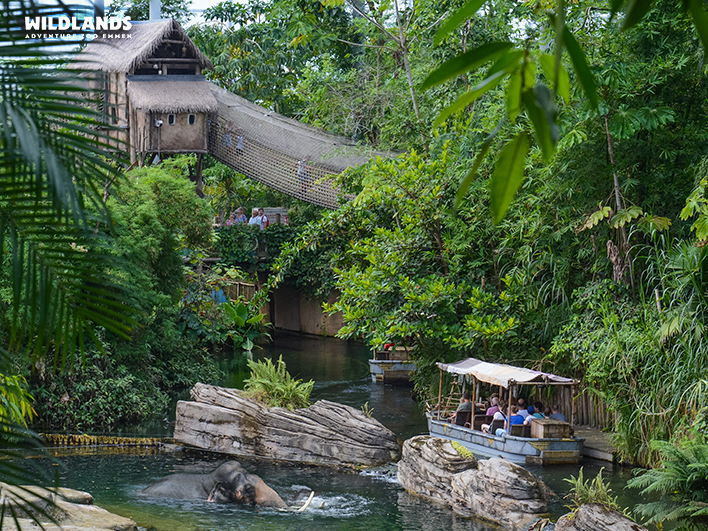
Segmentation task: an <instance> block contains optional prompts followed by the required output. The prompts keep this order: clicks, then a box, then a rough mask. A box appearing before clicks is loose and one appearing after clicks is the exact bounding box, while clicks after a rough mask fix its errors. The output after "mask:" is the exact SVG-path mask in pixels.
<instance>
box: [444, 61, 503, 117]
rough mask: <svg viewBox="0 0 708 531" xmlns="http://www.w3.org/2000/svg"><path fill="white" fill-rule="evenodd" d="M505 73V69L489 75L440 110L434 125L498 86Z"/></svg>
mask: <svg viewBox="0 0 708 531" xmlns="http://www.w3.org/2000/svg"><path fill="white" fill-rule="evenodd" d="M505 75H506V72H505V71H501V72H497V73H496V74H494V75H492V76H491V77H488V78H487V79H485V80H483V81H482V82H481V83H480V84H479V85H477V86H476V87H475V88H473V89H472V90H470V91H469V92H465V93H464V94H463V95H462V96H460V97H459V98H457V100H455V102H453V103H452V104H450V105H448V106H447V107H445V108H444V109H443V110H442V111H441V112H440V114H439V115H438V117H437V118H436V119H435V122H433V127H438V126H439V125H440V124H441V123H443V122H444V121H445V120H447V118H449V117H450V116H452V115H453V114H455V113H456V112H458V111H460V110H462V109H464V108H465V107H467V106H468V105H469V104H470V103H472V102H473V101H475V100H476V99H477V98H479V97H480V96H482V95H483V94H485V93H486V92H488V91H489V90H491V89H493V88H494V87H496V86H497V85H498V84H499V83H501V82H502V80H503V79H504V76H505Z"/></svg>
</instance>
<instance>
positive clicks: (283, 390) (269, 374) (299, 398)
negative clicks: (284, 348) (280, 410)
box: [244, 356, 315, 411]
mask: <svg viewBox="0 0 708 531" xmlns="http://www.w3.org/2000/svg"><path fill="white" fill-rule="evenodd" d="M248 368H249V369H251V376H250V377H249V378H247V379H246V380H244V384H245V385H244V391H245V392H246V394H247V396H249V397H252V398H255V399H257V400H260V401H261V402H263V403H265V404H266V405H268V407H284V408H288V409H289V410H291V411H292V410H294V409H299V408H306V407H308V406H309V405H310V393H311V392H312V387H313V386H314V385H315V382H314V381H313V380H310V381H309V382H306V383H303V382H302V380H297V379H295V378H293V377H292V376H290V374H289V373H288V372H287V370H286V367H285V362H284V361H283V356H280V357H279V358H278V361H276V362H275V363H273V362H272V361H271V360H269V359H265V360H263V361H253V360H251V361H249V362H248Z"/></svg>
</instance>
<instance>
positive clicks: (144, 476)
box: [61, 334, 635, 531]
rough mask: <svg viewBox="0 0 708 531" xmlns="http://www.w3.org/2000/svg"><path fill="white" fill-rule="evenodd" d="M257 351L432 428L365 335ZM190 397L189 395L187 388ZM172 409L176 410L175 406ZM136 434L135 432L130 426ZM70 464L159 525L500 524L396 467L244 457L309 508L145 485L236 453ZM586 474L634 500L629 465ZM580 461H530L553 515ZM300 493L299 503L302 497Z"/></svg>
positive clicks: (144, 521) (320, 388)
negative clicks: (186, 497) (408, 478)
mask: <svg viewBox="0 0 708 531" xmlns="http://www.w3.org/2000/svg"><path fill="white" fill-rule="evenodd" d="M255 354H256V357H257V358H264V357H268V358H271V359H273V360H276V359H277V358H278V356H280V355H282V356H283V360H284V361H285V362H286V364H287V367H288V371H289V372H290V373H291V374H292V375H293V376H294V377H297V378H302V379H304V380H309V379H312V380H314V381H315V386H314V389H313V392H312V397H311V398H312V401H315V400H318V399H326V400H332V401H336V402H340V403H343V404H347V405H350V406H352V407H355V408H361V407H362V406H364V404H367V407H369V408H372V409H373V416H374V417H375V418H376V419H378V420H379V421H380V422H382V423H383V424H384V425H385V426H387V427H388V428H389V429H391V430H392V431H393V432H394V433H395V434H396V435H397V437H398V438H399V439H401V440H404V439H407V438H410V437H412V436H414V435H417V434H421V433H425V432H426V423H425V417H424V416H423V414H422V412H421V410H420V408H419V406H418V404H417V403H416V401H415V400H414V399H413V393H412V391H413V390H412V388H410V387H391V386H384V385H382V384H377V383H374V382H371V380H370V377H369V369H368V358H369V356H370V352H369V350H368V349H367V348H366V347H365V346H363V345H361V344H358V343H352V342H344V341H339V340H336V339H330V338H317V337H307V336H299V335H294V334H293V335H290V334H276V335H275V336H274V341H273V343H272V344H269V345H267V346H265V347H264V348H263V350H259V351H256V352H255ZM222 368H223V369H224V370H225V372H226V377H225V380H224V382H222V384H223V385H226V386H229V387H237V388H241V387H242V386H243V380H244V378H246V377H247V372H246V364H245V362H244V361H243V360H223V362H222ZM185 398H186V397H185ZM171 415H172V416H171V417H170V418H174V412H172V414H171ZM134 431H135V432H136V433H139V434H140V435H143V436H144V435H146V434H150V435H154V436H164V435H170V432H171V426H170V425H165V423H164V422H162V421H161V420H159V421H158V422H153V423H151V424H146V425H144V426H142V427H139V428H138V429H136V430H134ZM127 434H130V433H127ZM61 459H62V461H63V463H64V464H65V467H64V468H63V471H62V474H61V477H62V485H64V486H67V487H71V488H75V489H79V490H85V491H88V492H90V493H91V494H93V496H94V498H95V501H96V503H97V504H98V505H100V506H102V507H104V508H106V509H108V510H109V511H112V512H115V513H117V514H120V515H122V516H126V517H130V518H132V519H134V520H135V521H136V522H137V523H138V525H139V526H141V527H143V528H151V529H154V530H155V531H197V530H198V531H210V530H214V531H217V530H219V531H232V530H249V531H261V530H273V531H277V530H283V531H285V530H293V531H295V530H298V531H299V530H302V529H318V530H319V531H338V530H341V531H358V530H361V531H377V530H381V531H437V530H454V531H492V530H497V529H499V528H497V527H495V526H492V525H490V524H487V523H484V522H481V521H476V520H470V519H465V518H460V517H458V516H455V515H454V514H453V513H452V511H450V510H449V509H447V508H446V507H443V506H441V505H438V504H435V503H431V502H427V501H425V500H423V499H421V498H419V497H416V496H412V495H409V494H408V493H406V492H405V491H404V490H403V489H402V488H401V487H400V486H399V485H398V483H397V482H396V481H395V467H384V468H382V469H378V470H373V471H365V472H363V473H350V472H341V471H335V470H330V469H327V468H322V467H306V466H296V465H289V464H279V463H271V462H264V461H255V460H247V459H240V461H241V462H242V464H243V465H244V466H245V467H246V468H247V469H248V470H249V471H251V472H254V473H256V474H259V475H260V476H261V477H262V478H263V479H264V480H265V481H266V482H267V483H268V484H269V485H270V486H271V487H273V488H274V489H275V490H276V491H277V492H278V493H279V494H280V495H281V497H282V498H283V499H284V500H285V501H286V502H288V503H293V504H296V502H295V496H296V495H297V493H298V492H300V491H301V490H303V489H312V490H314V491H315V493H316V496H315V499H314V500H313V503H312V504H311V506H310V507H309V508H308V509H307V510H306V511H305V512H303V513H292V512H281V511H277V510H273V509H263V508H249V507H242V506H226V505H215V504H210V503H206V502H186V501H175V500H165V499H154V498H148V497H145V496H143V495H142V494H141V490H142V489H143V488H145V487H146V486H148V485H149V484H150V483H152V482H154V481H156V480H158V479H160V478H162V477H164V476H166V475H169V474H173V473H177V472H193V473H208V472H211V471H212V470H213V469H215V468H216V467H217V466H218V465H219V464H220V463H222V462H223V461H225V460H227V459H228V457H224V456H220V455H216V454H210V453H206V452H179V453H156V452H151V451H145V450H135V451H131V452H128V453H126V452H120V453H119V452H116V451H115V450H102V449H90V450H80V451H78V452H62V457H61ZM584 465H585V477H586V478H590V477H595V475H597V473H598V472H599V470H600V469H601V467H603V466H604V467H606V468H605V470H604V471H603V474H604V475H605V476H606V477H607V478H608V479H609V480H610V482H611V484H612V486H613V489H614V491H615V493H616V494H618V495H619V496H620V499H619V501H620V504H622V505H625V506H632V505H633V504H634V502H635V500H634V499H633V497H632V496H631V495H630V494H628V493H625V492H624V491H623V490H622V488H623V486H624V483H625V482H626V480H627V478H628V477H629V476H630V472H629V471H627V470H625V469H621V468H618V469H612V466H611V465H609V464H606V463H600V462H587V463H584ZM578 469H579V467H577V466H562V467H546V468H543V467H532V468H530V470H531V471H532V472H533V473H534V474H536V475H538V476H540V477H541V478H542V479H543V480H544V481H545V482H546V483H547V484H548V485H549V487H550V488H551V489H552V490H553V491H554V492H555V493H556V494H557V497H555V498H554V500H553V502H552V504H551V510H552V514H553V516H554V517H558V516H560V515H561V514H563V513H565V512H567V509H565V508H564V505H565V504H566V503H567V501H566V500H564V499H563V496H564V495H565V494H566V493H567V492H568V490H569V485H568V484H567V483H566V482H565V481H564V478H567V477H570V475H577V473H578ZM299 504H301V502H297V505H299Z"/></svg>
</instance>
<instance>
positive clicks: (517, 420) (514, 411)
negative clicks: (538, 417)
mask: <svg viewBox="0 0 708 531" xmlns="http://www.w3.org/2000/svg"><path fill="white" fill-rule="evenodd" d="M523 423H524V417H522V416H521V415H519V408H518V406H511V416H510V417H509V422H507V423H506V425H505V426H504V427H503V428H497V431H496V433H495V435H496V436H497V437H504V436H505V435H507V434H508V433H509V431H508V429H509V426H513V425H515V424H523Z"/></svg>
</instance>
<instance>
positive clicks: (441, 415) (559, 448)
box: [426, 358, 585, 465]
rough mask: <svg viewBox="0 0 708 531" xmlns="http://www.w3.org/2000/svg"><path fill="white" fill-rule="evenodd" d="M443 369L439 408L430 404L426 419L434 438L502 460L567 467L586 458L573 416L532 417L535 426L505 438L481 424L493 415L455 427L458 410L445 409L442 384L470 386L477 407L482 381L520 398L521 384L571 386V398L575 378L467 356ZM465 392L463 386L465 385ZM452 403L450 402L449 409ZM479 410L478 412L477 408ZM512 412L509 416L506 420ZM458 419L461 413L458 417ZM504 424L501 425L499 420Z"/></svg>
mask: <svg viewBox="0 0 708 531" xmlns="http://www.w3.org/2000/svg"><path fill="white" fill-rule="evenodd" d="M437 366H438V368H439V369H440V392H439V396H438V402H437V404H435V405H431V404H430V403H429V404H427V408H426V409H427V411H426V417H427V419H428V430H429V432H430V435H432V436H434V437H439V438H442V439H448V440H451V441H457V442H458V443H460V444H461V445H462V446H464V447H465V448H467V449H468V450H470V451H471V452H472V453H473V454H476V455H479V456H481V457H502V458H505V459H509V460H510V461H512V462H514V463H518V464H543V465H549V464H562V463H563V464H567V463H578V462H579V461H580V458H581V453H582V449H583V443H584V441H585V439H584V438H582V437H573V436H572V435H571V434H572V426H573V421H574V414H573V412H571V414H570V422H562V421H559V420H552V419H533V421H532V422H531V425H530V426H518V425H517V426H511V429H510V434H508V435H504V436H501V437H499V436H497V435H494V433H493V432H494V430H493V429H492V430H490V431H491V432H492V433H485V432H483V431H482V430H481V424H482V422H485V421H486V423H489V419H490V418H489V417H486V415H484V414H481V415H480V414H475V415H474V417H473V418H469V420H468V421H467V422H465V423H464V425H457V424H453V423H451V422H450V420H449V416H450V414H451V413H453V412H454V411H455V409H456V408H452V409H450V408H449V406H445V407H443V403H442V402H443V397H442V388H443V387H442V383H443V376H444V375H445V374H446V373H447V374H453V375H456V376H457V377H458V378H459V379H460V380H461V381H462V382H463V386H466V385H467V384H468V383H469V384H471V391H470V394H471V399H472V400H471V401H472V403H473V404H475V403H476V399H477V398H478V397H479V387H480V383H485V384H489V385H491V386H493V387H497V386H498V387H499V396H502V395H503V393H504V390H506V391H507V394H508V396H517V393H516V391H518V388H519V387H520V386H540V387H543V388H545V387H547V386H570V388H571V396H574V393H575V389H576V388H577V386H578V383H579V382H578V381H577V380H574V379H572V378H565V377H563V376H556V375H555V374H548V373H544V372H540V371H535V370H531V369H526V368H523V367H514V366H512V365H505V364H499V363H488V362H486V361H482V360H478V359H475V358H468V359H465V360H462V361H458V362H456V363H440V362H438V363H437ZM463 389H464V387H463ZM449 403H450V401H449V400H448V405H449ZM475 409H476V408H475ZM509 412H510V410H509V411H507V412H505V414H506V415H507V418H508V416H509ZM458 417H459V415H458ZM497 422H501V421H497Z"/></svg>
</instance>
